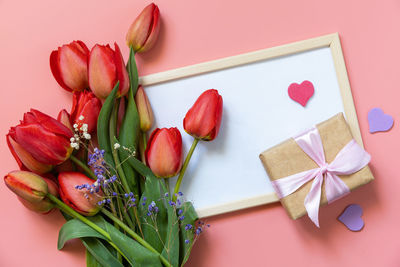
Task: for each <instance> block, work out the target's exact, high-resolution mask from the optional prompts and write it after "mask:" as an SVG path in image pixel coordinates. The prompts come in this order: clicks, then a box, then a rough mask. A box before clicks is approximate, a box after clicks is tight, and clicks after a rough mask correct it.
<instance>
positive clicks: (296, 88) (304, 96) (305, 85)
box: [288, 81, 314, 107]
mask: <svg viewBox="0 0 400 267" xmlns="http://www.w3.org/2000/svg"><path fill="white" fill-rule="evenodd" d="M288 93H289V97H290V98H291V99H293V100H294V101H296V102H297V103H299V104H300V105H302V106H303V107H305V106H306V104H307V102H308V100H309V99H310V97H312V96H313V94H314V85H313V84H312V83H311V82H310V81H304V82H302V83H301V84H298V83H292V84H291V85H289V88H288Z"/></svg>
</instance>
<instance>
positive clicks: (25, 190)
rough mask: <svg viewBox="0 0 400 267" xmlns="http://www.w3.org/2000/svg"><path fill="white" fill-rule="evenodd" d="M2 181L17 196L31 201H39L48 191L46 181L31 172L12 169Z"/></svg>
mask: <svg viewBox="0 0 400 267" xmlns="http://www.w3.org/2000/svg"><path fill="white" fill-rule="evenodd" d="M4 182H5V184H6V186H7V187H8V188H9V189H10V190H11V191H13V192H14V193H15V194H16V195H17V196H18V197H20V198H22V199H24V200H26V201H28V202H31V203H39V202H41V201H42V200H43V199H44V198H45V197H46V194H47V193H48V192H49V190H48V187H47V183H46V181H45V180H44V179H43V178H42V177H40V176H39V175H37V174H34V173H33V172H27V171H12V172H10V173H9V174H7V175H6V176H5V177H4Z"/></svg>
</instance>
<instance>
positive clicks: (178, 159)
mask: <svg viewBox="0 0 400 267" xmlns="http://www.w3.org/2000/svg"><path fill="white" fill-rule="evenodd" d="M145 153H146V162H147V165H148V166H149V167H150V169H151V170H152V171H153V173H154V174H155V175H156V176H158V177H160V178H169V177H172V176H175V175H176V174H177V173H178V172H179V171H180V169H181V167H182V136H181V133H180V132H179V130H178V129H177V128H169V129H167V128H162V129H159V128H157V129H155V130H154V131H153V132H152V133H151V136H150V138H149V142H148V144H147V148H146V152H145Z"/></svg>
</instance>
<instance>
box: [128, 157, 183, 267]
mask: <svg viewBox="0 0 400 267" xmlns="http://www.w3.org/2000/svg"><path fill="white" fill-rule="evenodd" d="M128 162H129V164H131V166H132V167H133V168H134V169H135V170H136V171H137V172H138V173H139V174H141V175H143V176H144V177H146V182H145V190H144V192H143V194H142V198H141V200H140V203H139V211H140V212H141V217H143V218H146V217H147V218H149V217H148V216H147V206H148V204H150V203H151V201H155V202H156V203H157V206H158V208H159V212H158V214H157V226H158V229H159V231H158V232H160V235H159V236H158V234H157V232H156V231H155V230H154V228H152V227H147V225H146V224H145V223H142V225H144V226H143V228H144V229H145V230H146V231H145V230H144V231H143V232H144V236H145V239H146V241H147V242H149V243H150V244H152V245H153V247H154V248H156V249H162V252H161V254H162V255H163V256H164V257H165V258H166V259H167V260H168V261H169V262H170V263H171V264H172V265H173V266H178V264H179V254H180V252H179V250H180V242H179V238H180V237H179V221H178V218H177V215H176V210H175V208H174V207H173V206H170V205H169V203H168V202H169V201H170V200H171V196H167V197H164V196H165V193H166V192H167V189H166V187H165V184H164V180H163V179H159V178H157V177H156V176H155V175H154V174H153V172H152V171H151V170H150V168H148V167H147V166H146V165H144V164H143V163H142V162H141V161H139V160H137V159H136V158H132V157H131V158H129V159H128ZM143 196H145V197H146V198H147V200H146V205H145V206H143V205H142V203H143ZM160 198H162V200H161V201H159V199H160ZM165 210H166V212H167V216H165V215H164V212H165ZM162 212H163V213H162ZM147 221H149V219H148V220H147ZM164 232H165V233H166V235H165V237H164V236H163V235H162V234H163V233H164ZM160 236H161V238H162V240H163V241H160ZM155 244H157V245H155Z"/></svg>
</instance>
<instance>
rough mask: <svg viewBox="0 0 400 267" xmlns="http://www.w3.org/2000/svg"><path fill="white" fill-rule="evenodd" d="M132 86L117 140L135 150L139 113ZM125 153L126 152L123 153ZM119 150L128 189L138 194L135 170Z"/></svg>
mask: <svg viewBox="0 0 400 267" xmlns="http://www.w3.org/2000/svg"><path fill="white" fill-rule="evenodd" d="M132 91H133V89H132V87H131V88H130V90H129V94H128V104H127V107H126V111H125V117H124V120H123V122H122V125H121V129H120V131H119V142H120V144H121V146H123V147H127V148H129V149H131V150H132V151H137V147H138V139H139V130H140V122H139V113H138V111H137V107H136V103H135V99H134V98H133V92H132ZM125 154H126V153H125ZM125 154H124V153H122V152H121V150H120V151H119V157H120V159H121V162H122V169H123V171H124V173H125V176H126V179H127V183H128V185H129V188H130V190H132V192H133V193H134V194H135V195H136V196H138V195H139V185H138V177H137V174H136V172H135V171H134V170H133V169H132V167H131V166H130V165H129V163H128V162H126V161H125V159H126V155H125Z"/></svg>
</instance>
